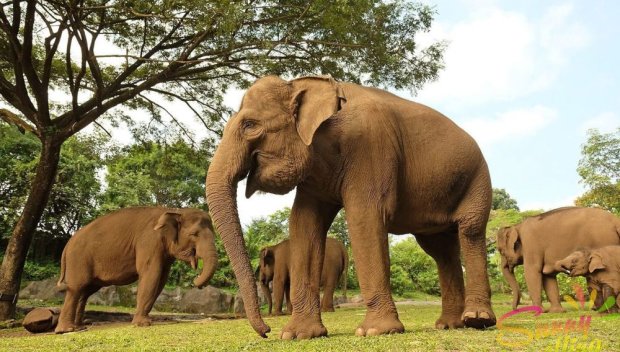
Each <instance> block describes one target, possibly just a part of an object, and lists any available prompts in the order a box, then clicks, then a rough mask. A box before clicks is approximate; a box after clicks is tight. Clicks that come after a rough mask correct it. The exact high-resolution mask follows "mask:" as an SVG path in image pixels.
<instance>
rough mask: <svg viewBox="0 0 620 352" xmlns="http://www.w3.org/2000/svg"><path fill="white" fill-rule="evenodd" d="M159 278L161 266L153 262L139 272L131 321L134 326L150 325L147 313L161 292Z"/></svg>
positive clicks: (160, 276)
mask: <svg viewBox="0 0 620 352" xmlns="http://www.w3.org/2000/svg"><path fill="white" fill-rule="evenodd" d="M161 278H162V271H161V267H159V266H157V265H156V264H154V263H153V262H151V263H150V265H149V268H148V269H147V270H145V271H144V272H143V273H141V274H140V281H139V282H138V292H137V297H136V314H135V315H134V317H133V320H132V321H131V323H132V324H134V325H136V326H149V325H151V319H150V318H149V316H148V315H149V312H150V311H151V309H152V308H153V304H155V300H156V299H157V296H158V295H159V293H160V292H161V289H163V285H161ZM160 287H161V288H160Z"/></svg>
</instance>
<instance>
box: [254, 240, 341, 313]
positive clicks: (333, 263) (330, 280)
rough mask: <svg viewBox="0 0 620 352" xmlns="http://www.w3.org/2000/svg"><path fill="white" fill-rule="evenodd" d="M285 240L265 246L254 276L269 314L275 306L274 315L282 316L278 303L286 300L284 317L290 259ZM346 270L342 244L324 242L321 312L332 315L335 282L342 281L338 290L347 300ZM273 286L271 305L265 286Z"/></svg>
mask: <svg viewBox="0 0 620 352" xmlns="http://www.w3.org/2000/svg"><path fill="white" fill-rule="evenodd" d="M290 244H291V242H290V241H289V240H284V241H282V242H280V243H278V244H276V245H274V246H268V247H265V248H263V249H261V251H260V262H259V264H258V268H257V269H256V272H257V274H258V282H259V284H260V286H261V289H262V291H263V294H264V295H265V297H266V298H267V303H268V304H269V314H271V312H272V307H273V303H275V313H274V314H275V315H282V302H284V296H286V308H287V313H289V314H290V313H291V312H292V310H293V307H292V305H291V296H290V287H291V286H290V284H291V275H293V274H294V273H291V272H290V266H291V256H290ZM348 267H349V254H348V253H347V249H346V248H345V247H344V244H342V242H340V241H338V240H337V239H335V238H329V237H328V238H327V240H326V242H325V259H324V260H323V270H322V272H321V287H322V288H323V298H322V299H321V312H333V311H334V291H335V290H336V286H338V282H339V281H340V279H341V278H342V279H343V280H342V289H343V291H344V297H345V298H346V297H347V274H346V272H347V268H348ZM270 283H271V285H272V286H273V301H274V302H272V299H271V296H272V294H271V292H270V290H269V284H270Z"/></svg>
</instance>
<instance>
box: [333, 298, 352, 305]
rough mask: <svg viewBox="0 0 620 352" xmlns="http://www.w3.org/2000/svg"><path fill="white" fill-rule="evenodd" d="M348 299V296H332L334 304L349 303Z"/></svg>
mask: <svg viewBox="0 0 620 352" xmlns="http://www.w3.org/2000/svg"><path fill="white" fill-rule="evenodd" d="M349 301H350V300H349V299H348V298H344V297H342V296H336V297H334V305H338V304H343V303H349Z"/></svg>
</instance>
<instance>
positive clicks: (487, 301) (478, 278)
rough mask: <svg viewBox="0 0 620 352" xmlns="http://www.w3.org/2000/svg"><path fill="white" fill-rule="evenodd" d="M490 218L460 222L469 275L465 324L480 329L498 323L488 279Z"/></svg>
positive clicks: (466, 289)
mask: <svg viewBox="0 0 620 352" xmlns="http://www.w3.org/2000/svg"><path fill="white" fill-rule="evenodd" d="M487 218H488V217H487V216H480V215H473V216H471V217H467V216H465V217H463V218H462V219H461V220H460V221H459V222H458V231H459V235H458V236H459V242H460V245H461V253H462V256H463V259H464V262H465V272H466V283H465V310H464V312H463V321H464V322H465V325H466V326H468V327H472V328H477V329H483V328H488V327H491V326H493V325H495V323H496V318H495V314H494V313H493V308H492V307H491V286H490V284H489V277H488V276H487V250H486V235H485V229H486V222H487Z"/></svg>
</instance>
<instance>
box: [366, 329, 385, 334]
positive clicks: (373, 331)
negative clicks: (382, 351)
mask: <svg viewBox="0 0 620 352" xmlns="http://www.w3.org/2000/svg"><path fill="white" fill-rule="evenodd" d="M378 335H381V333H380V332H379V330H377V329H374V328H370V329H368V331H366V336H378Z"/></svg>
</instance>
